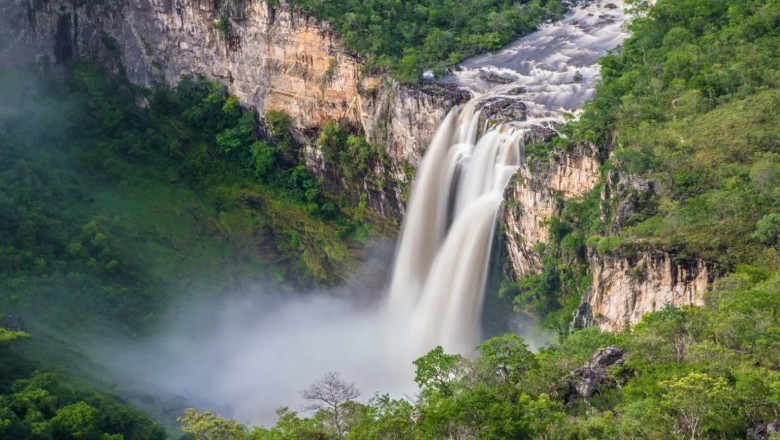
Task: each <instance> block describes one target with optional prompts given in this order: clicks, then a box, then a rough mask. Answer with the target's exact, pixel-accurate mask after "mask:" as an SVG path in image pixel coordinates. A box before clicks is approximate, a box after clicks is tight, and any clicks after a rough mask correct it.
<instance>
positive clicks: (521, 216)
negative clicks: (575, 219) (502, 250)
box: [503, 153, 600, 277]
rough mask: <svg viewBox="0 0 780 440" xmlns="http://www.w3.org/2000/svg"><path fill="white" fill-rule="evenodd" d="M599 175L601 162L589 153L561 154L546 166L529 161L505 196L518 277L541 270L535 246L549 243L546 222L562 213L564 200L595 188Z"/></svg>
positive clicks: (510, 247)
mask: <svg viewBox="0 0 780 440" xmlns="http://www.w3.org/2000/svg"><path fill="white" fill-rule="evenodd" d="M599 176H600V175H599V163H598V161H597V160H596V159H595V158H593V157H592V156H591V155H588V154H586V153H574V154H561V155H559V156H557V157H556V158H554V159H552V160H551V161H550V162H544V163H539V162H536V161H534V160H533V159H530V160H526V162H525V165H523V167H522V168H521V169H520V171H519V172H518V173H517V175H516V176H515V178H514V180H513V181H512V183H510V185H509V186H508V187H507V190H506V193H505V194H504V199H505V200H506V209H505V210H504V217H503V221H504V226H505V228H504V229H505V231H506V240H507V250H508V253H509V259H510V261H511V263H512V267H513V269H514V271H515V274H516V275H517V276H518V277H523V276H526V275H530V274H533V273H536V272H537V271H538V269H539V254H538V253H537V252H536V251H535V250H534V247H535V246H536V245H537V244H539V243H546V242H547V232H548V231H547V229H548V228H547V226H546V224H545V222H546V221H547V220H549V219H550V218H551V217H552V216H553V215H556V214H557V213H559V211H560V209H561V201H562V200H563V199H567V198H571V197H576V196H580V195H582V194H584V193H585V192H587V191H589V190H591V189H593V187H595V186H596V184H597V183H598V181H599Z"/></svg>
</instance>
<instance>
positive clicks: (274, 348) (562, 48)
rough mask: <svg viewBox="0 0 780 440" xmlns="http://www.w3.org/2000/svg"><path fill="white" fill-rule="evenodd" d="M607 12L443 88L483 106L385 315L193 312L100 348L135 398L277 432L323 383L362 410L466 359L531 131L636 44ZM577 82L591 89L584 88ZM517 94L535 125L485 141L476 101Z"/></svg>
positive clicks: (584, 15)
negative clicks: (351, 391)
mask: <svg viewBox="0 0 780 440" xmlns="http://www.w3.org/2000/svg"><path fill="white" fill-rule="evenodd" d="M607 3H608V2H607V1H599V2H596V3H594V4H592V5H590V6H588V7H587V8H585V9H580V8H579V7H578V9H577V10H576V11H575V12H574V13H572V14H569V15H568V16H567V17H566V18H565V19H564V20H562V21H561V22H558V23H553V24H549V25H546V26H544V27H543V28H542V29H541V30H540V31H539V32H538V33H534V34H531V35H529V36H528V37H524V38H521V39H519V40H518V41H516V42H515V43H513V44H511V45H510V46H509V47H508V48H507V49H505V50H503V51H501V52H498V53H496V54H492V55H484V56H481V57H478V58H475V59H473V60H467V61H466V62H464V63H463V67H464V70H462V71H460V72H457V73H456V74H455V75H453V76H452V77H450V78H447V79H446V80H447V81H451V82H456V83H458V84H460V85H462V86H463V87H466V88H468V89H469V90H471V91H472V92H474V94H475V95H476V96H477V97H476V99H475V100H473V101H471V102H470V103H468V104H466V105H465V106H464V107H463V108H462V109H454V110H453V111H451V112H450V114H449V115H448V116H447V118H446V119H445V121H444V122H442V124H441V126H440V127H439V129H438V131H437V133H436V135H435V137H434V139H433V141H432V142H431V144H430V147H429V149H428V151H427V153H426V155H425V157H424V159H423V161H422V163H421V164H420V167H419V168H418V170H417V175H416V176H415V179H414V184H413V189H412V195H411V200H410V204H409V207H408V210H407V215H406V218H405V221H404V227H403V232H402V238H401V242H400V243H399V247H398V249H397V252H396V263H395V268H394V272H393V278H392V282H391V286H390V287H389V289H388V290H389V292H388V298H387V304H382V305H376V306H374V307H364V306H362V305H361V304H355V303H353V302H352V301H349V300H346V299H337V298H334V297H333V295H329V294H327V293H323V294H310V295H308V296H306V297H301V298H296V299H293V300H270V299H268V295H265V294H263V295H258V294H248V295H247V296H248V298H247V299H246V302H240V303H238V304H225V302H224V301H218V302H216V303H209V304H204V305H201V306H195V305H191V304H188V305H187V307H186V308H184V312H182V311H181V310H179V311H178V312H176V313H173V312H172V314H173V315H175V316H173V317H171V318H170V321H171V322H172V325H171V328H170V329H167V330H166V331H165V332H163V334H161V336H160V337H159V338H158V340H156V341H152V342H151V343H147V344H145V345H143V346H138V347H127V346H121V345H116V346H114V347H111V349H105V348H104V351H106V354H105V355H104V358H107V359H108V361H107V362H106V363H107V364H108V365H110V366H111V368H112V369H113V370H114V371H117V372H120V373H121V375H122V376H123V377H126V378H130V380H131V386H132V387H133V389H135V390H137V392H138V395H137V396H135V397H136V399H138V398H141V399H144V398H147V397H148V395H153V396H159V395H167V396H176V397H175V398H173V400H174V401H175V402H174V403H171V404H170V407H171V408H173V409H171V410H167V409H166V411H178V410H180V409H181V407H180V406H177V405H183V404H185V405H194V406H196V407H198V408H199V409H212V410H216V411H218V412H219V413H221V414H223V415H226V416H231V417H235V418H237V419H239V420H241V421H242V422H249V423H258V422H260V423H265V424H273V423H274V421H275V416H274V410H275V409H276V408H277V407H279V406H282V405H290V406H291V407H292V408H293V409H296V408H299V405H300V403H301V402H300V395H299V392H300V390H302V389H304V388H306V387H307V386H308V385H309V384H311V383H312V382H314V381H315V380H317V379H319V378H320V377H322V375H323V374H324V373H325V372H327V371H339V372H341V374H342V377H343V378H344V379H345V380H348V381H353V382H355V383H356V384H357V386H358V388H360V390H361V391H362V392H363V398H364V399H365V398H368V397H370V396H371V395H372V394H373V393H374V392H375V391H379V390H381V391H382V392H391V393H393V394H394V395H395V396H401V395H404V394H407V395H409V396H411V395H413V393H414V386H413V384H412V382H411V378H412V377H413V372H414V371H413V365H412V361H413V360H414V359H415V358H416V357H418V356H419V355H421V354H424V353H425V352H426V351H428V350H429V349H431V348H433V347H435V346H436V345H442V346H443V347H444V348H445V349H446V350H447V351H449V352H460V353H469V352H470V351H471V350H472V349H473V346H474V345H475V344H476V343H477V342H478V341H479V337H480V336H479V329H480V322H479V318H480V316H481V310H482V302H483V299H484V293H485V292H484V290H485V278H486V273H487V264H488V259H489V255H490V247H491V244H492V241H493V239H492V236H493V231H494V228H495V218H496V213H497V211H498V209H499V207H500V204H501V201H502V194H503V189H504V187H505V186H506V184H507V182H508V180H509V179H510V177H511V175H512V174H513V173H514V172H515V171H516V169H517V167H518V165H519V164H520V163H521V160H522V156H523V155H522V144H521V142H522V140H521V136H522V133H523V130H525V129H527V128H528V125H529V124H532V123H542V122H546V121H551V120H561V118H562V114H563V112H569V111H576V110H577V109H578V108H579V107H580V106H581V105H582V103H583V102H584V101H585V100H586V99H588V98H590V97H591V96H592V90H593V85H594V84H595V79H596V74H597V67H596V66H595V65H594V63H595V61H596V59H597V58H598V57H599V56H601V55H603V54H604V53H605V52H606V51H607V49H610V48H612V47H614V46H616V45H617V44H618V43H619V42H620V41H622V39H623V38H624V37H625V36H626V33H625V32H624V31H622V30H621V29H620V24H619V22H620V21H622V20H623V19H624V18H623V15H622V2H619V1H613V2H611V3H614V4H615V5H617V6H618V7H619V8H618V9H607V8H605V7H604V6H605V5H606V4H607ZM588 14H593V15H588ZM606 14H609V15H610V16H612V17H614V20H615V22H612V21H610V18H609V17H606V16H605V15H606ZM575 71H579V72H580V73H581V74H582V76H583V80H582V81H579V82H576V81H574V79H573V76H574V72H575ZM486 72H497V73H499V74H501V75H502V76H511V77H512V78H514V79H515V80H516V82H515V83H513V84H508V85H496V84H494V83H489V82H487V81H484V80H482V79H480V75H482V74H484V73H486ZM518 86H523V87H526V88H527V89H528V90H527V92H526V93H523V94H521V95H518V96H515V95H513V96H511V99H520V100H522V101H523V102H524V103H525V104H526V105H527V106H528V108H529V110H530V111H531V115H530V117H529V120H528V121H526V122H525V123H523V124H520V123H517V124H514V123H513V126H512V127H508V126H504V127H497V128H494V129H491V130H489V131H487V132H485V133H483V134H482V136H481V137H479V138H478V132H479V131H480V130H479V129H480V127H478V115H477V113H476V112H475V108H476V107H477V104H478V103H479V102H478V100H479V99H486V98H491V97H493V96H507V93H506V92H507V91H508V90H510V89H511V88H513V87H514V88H517V87H518ZM481 128H482V131H483V132H484V131H485V129H484V127H481ZM280 296H281V295H280ZM193 328H197V329H200V330H201V333H203V332H204V329H205V333H206V335H205V336H204V335H203V334H200V335H198V334H193V332H192V329H193ZM162 404H163V406H165V405H166V403H165V402H162ZM157 405H158V406H159V405H160V402H157Z"/></svg>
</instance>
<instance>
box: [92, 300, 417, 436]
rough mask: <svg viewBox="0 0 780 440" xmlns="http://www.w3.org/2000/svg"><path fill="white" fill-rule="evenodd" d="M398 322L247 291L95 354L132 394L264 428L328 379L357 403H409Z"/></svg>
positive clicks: (361, 307) (404, 338) (337, 304)
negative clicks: (384, 399) (388, 398)
mask: <svg viewBox="0 0 780 440" xmlns="http://www.w3.org/2000/svg"><path fill="white" fill-rule="evenodd" d="M372 295H373V294H372ZM404 316H408V314H405V313H403V311H401V310H396V311H391V310H388V309H387V308H385V307H382V301H375V302H372V303H369V304H366V302H365V300H361V299H357V298H354V297H347V298H344V297H338V296H335V295H334V293H333V292H319V293H311V294H307V295H302V296H297V297H294V298H289V297H286V298H285V297H284V296H282V295H280V294H278V293H277V292H274V291H273V289H272V288H270V287H267V286H266V287H264V286H253V287H249V288H247V289H246V293H245V294H244V295H241V296H238V297H236V296H235V295H234V296H233V297H232V298H230V299H228V300H225V299H222V300H220V299H218V298H214V299H212V300H207V301H204V302H201V303H199V304H195V305H186V306H182V307H177V308H176V311H175V312H172V315H171V316H169V319H168V320H167V322H170V324H169V325H168V326H167V327H165V328H163V329H162V330H161V331H160V332H159V335H158V336H156V337H153V338H151V339H150V340H147V341H145V342H142V343H138V344H133V345H130V346H127V345H122V344H117V345H114V346H113V347H112V348H104V349H103V350H101V351H102V357H104V361H105V363H106V364H107V365H108V366H109V368H110V369H111V370H113V371H114V372H115V373H116V374H117V375H118V376H119V377H123V378H127V379H128V380H129V382H128V383H127V384H126V386H129V387H131V388H132V389H133V391H134V394H135V393H140V394H147V395H150V396H154V397H155V398H158V399H159V398H162V399H171V398H174V399H177V400H179V401H180V402H181V403H182V404H185V405H186V406H193V407H196V408H198V409H200V410H205V409H208V410H212V411H215V412H217V413H219V414H221V415H223V416H226V417H231V418H235V419H236V420H239V421H241V422H242V423H248V424H263V425H273V424H274V423H275V421H276V414H275V412H276V410H277V408H279V407H282V406H289V407H290V408H291V409H292V410H300V407H301V406H302V399H301V397H300V391H301V390H303V389H305V388H306V387H307V386H308V385H309V384H311V383H313V382H314V381H316V380H318V379H320V378H321V377H322V376H323V375H324V374H325V373H326V372H328V371H336V372H339V373H340V374H341V377H342V379H344V380H345V381H348V382H353V383H355V384H356V385H357V387H358V388H359V389H360V391H361V398H360V399H359V400H362V401H366V400H368V398H370V397H372V396H373V395H374V394H375V393H376V392H379V391H381V392H382V393H385V392H388V393H390V394H391V395H393V396H395V397H404V396H409V397H413V394H414V393H415V390H416V388H415V385H414V382H413V378H414V365H413V364H412V361H413V360H414V359H416V358H417V357H418V356H419V355H421V354H423V353H417V352H415V351H414V349H412V347H414V346H415V345H414V344H410V338H411V337H412V335H411V334H409V332H408V328H409V326H408V325H407V322H406V320H405V319H404Z"/></svg>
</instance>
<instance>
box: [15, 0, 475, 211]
mask: <svg viewBox="0 0 780 440" xmlns="http://www.w3.org/2000/svg"><path fill="white" fill-rule="evenodd" d="M271 3H272V2H269V1H267V0H244V1H240V0H239V1H236V0H221V1H220V0H217V1H214V0H127V1H124V0H123V1H119V2H114V1H68V0H49V1H45V0H0V67H2V66H3V65H4V64H5V65H7V64H9V63H15V64H21V63H25V62H30V61H38V62H43V63H44V64H45V63H50V64H59V63H63V62H66V61H68V60H69V59H71V58H73V57H74V56H86V57H89V58H91V59H94V60H98V61H102V62H103V63H104V64H106V65H113V66H118V65H120V63H121V66H123V68H124V70H125V72H126V74H127V76H128V78H129V79H130V80H131V81H132V82H134V83H136V84H140V85H144V86H152V85H155V84H166V85H172V84H175V83H177V82H178V80H179V79H180V78H181V77H182V76H184V75H193V76H197V75H202V76H205V77H208V78H215V79H218V80H220V81H221V82H222V83H224V84H225V85H226V86H227V87H228V89H229V91H230V93H232V94H234V95H236V96H237V97H238V98H239V100H240V102H241V103H242V105H244V106H246V107H253V108H256V109H257V110H258V111H259V113H260V114H261V115H262V114H264V113H265V112H267V111H268V110H272V109H273V110H283V111H285V112H286V113H288V114H289V115H290V116H291V118H292V121H293V125H294V128H295V133H294V134H295V135H296V138H297V139H298V140H299V141H301V142H302V143H306V144H309V145H311V143H312V140H313V139H312V138H313V137H314V136H315V135H316V133H317V131H318V129H319V128H320V127H322V125H323V124H325V123H326V122H328V121H336V122H339V123H341V124H343V125H349V126H352V127H354V128H357V129H359V130H361V131H363V132H364V133H365V136H366V138H367V139H368V140H369V141H370V142H372V143H373V144H374V145H379V146H383V147H384V148H385V149H386V150H387V153H388V155H389V156H390V158H391V159H393V164H392V166H391V167H390V168H391V169H389V170H386V169H383V170H381V171H382V172H384V173H388V174H389V175H390V176H392V177H393V178H395V179H396V180H398V181H400V182H405V181H406V180H407V179H408V177H409V173H408V171H407V169H408V166H407V165H406V164H408V165H409V166H411V167H412V168H414V167H415V166H416V165H417V163H418V162H419V160H420V157H421V156H422V154H423V152H424V151H425V148H426V147H427V145H428V142H429V140H430V139H431V137H432V136H433V133H434V131H435V130H436V127H437V126H438V124H439V122H440V121H441V120H442V119H443V118H444V116H445V115H446V113H447V112H448V111H449V109H450V108H451V107H452V106H453V105H455V104H457V103H460V102H464V101H465V100H467V99H468V98H469V95H468V93H466V92H462V91H456V90H452V89H447V88H444V87H440V86H435V85H427V86H411V87H406V86H402V85H400V84H398V83H397V82H395V81H393V80H392V79H390V78H388V77H386V76H384V75H378V76H371V75H364V74H363V73H362V72H361V67H362V63H361V60H360V58H359V57H357V56H356V55H354V54H352V53H350V52H349V51H348V50H346V49H345V48H344V47H343V46H342V45H341V44H340V43H339V40H338V37H337V36H336V35H335V33H334V32H333V31H332V30H331V29H330V27H329V26H328V24H327V23H323V22H321V21H318V20H316V19H314V18H312V17H309V16H307V15H305V14H303V13H301V12H299V11H298V10H297V9H296V8H294V7H292V6H290V5H289V4H288V3H286V2H283V1H282V2H276V3H278V4H277V5H276V6H272V5H271ZM114 61H119V62H120V63H116V62H114ZM307 151H309V152H310V154H314V155H315V156H313V157H307V163H310V164H312V165H316V164H317V163H318V161H317V160H316V152H313V151H311V148H308V149H307ZM312 171H314V172H315V174H319V175H322V174H323V173H322V169H318V168H313V169H312ZM401 194H402V191H399V190H398V189H396V188H389V189H388V190H387V191H386V192H384V193H382V194H377V193H376V192H372V194H369V196H370V197H371V200H370V203H371V204H373V205H375V206H377V207H381V209H380V210H381V211H383V212H386V213H393V215H395V216H396V217H397V219H400V218H401V216H402V214H403V205H404V203H403V200H399V199H398V197H399V196H400V195H401ZM387 201H390V204H389V205H387V206H384V205H383V204H385V203H386V202H387ZM399 207H400V210H399V209H396V208H399Z"/></svg>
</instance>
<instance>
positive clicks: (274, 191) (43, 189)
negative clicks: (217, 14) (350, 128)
mask: <svg viewBox="0 0 780 440" xmlns="http://www.w3.org/2000/svg"><path fill="white" fill-rule="evenodd" d="M3 80H4V83H5V84H6V87H4V92H3V93H4V98H6V101H5V102H6V103H7V105H6V106H4V107H3V110H4V114H3V115H2V116H3V117H2V118H0V131H2V132H3V133H5V135H4V137H3V146H4V149H5V150H4V151H5V153H4V154H3V157H2V158H0V161H2V165H3V167H2V171H0V186H2V187H3V188H5V190H4V191H3V192H2V193H0V230H2V234H0V274H2V282H1V285H2V293H3V294H2V296H1V297H0V301H4V303H3V304H5V305H8V306H12V305H15V304H19V303H22V305H24V304H26V303H30V304H40V302H41V301H46V302H48V303H49V304H58V306H60V307H62V308H63V309H65V310H70V311H73V314H72V315H71V317H72V318H73V322H74V323H75V322H79V321H81V320H84V319H87V320H92V318H96V317H97V316H100V317H102V318H101V319H104V320H105V321H106V322H111V323H120V324H122V326H123V327H124V329H125V330H127V331H130V332H136V331H138V330H139V329H140V328H142V327H143V326H144V325H145V323H148V322H150V321H153V320H154V318H155V316H156V313H158V311H159V310H160V309H161V306H163V305H164V302H165V298H166V297H167V293H166V292H167V291H168V290H169V289H171V288H178V287H180V285H179V283H180V282H181V281H180V280H181V278H186V277H191V278H190V281H192V278H195V279H197V278H198V277H213V278H215V279H214V282H215V283H217V284H218V283H219V282H221V280H224V279H225V277H226V276H228V277H233V276H238V277H239V278H241V277H244V278H246V279H258V278H260V279H262V278H263V277H267V274H268V272H269V269H271V270H272V272H273V273H275V274H277V276H278V277H279V278H280V280H284V281H286V282H290V283H293V284H294V285H312V284H317V283H319V284H328V283H332V282H335V281H338V280H339V279H341V278H340V277H341V276H343V274H344V273H345V272H346V270H347V268H348V267H349V254H348V252H347V249H346V246H345V245H344V244H343V242H341V241H339V240H338V238H339V237H343V238H350V237H352V236H353V235H354V233H355V231H356V229H355V225H354V224H353V223H352V222H351V221H349V220H348V219H346V218H345V217H344V216H343V215H342V214H341V213H340V211H339V209H338V208H337V207H336V206H335V205H334V203H332V202H330V201H329V200H327V198H326V197H325V195H323V193H322V191H321V190H320V186H319V183H318V182H317V180H316V179H314V178H313V177H312V176H311V175H310V174H309V173H308V171H307V170H306V168H305V167H304V166H303V165H301V163H300V160H301V158H300V157H299V152H298V151H299V150H298V146H297V144H295V143H294V141H293V139H292V136H291V135H290V133H289V118H288V117H286V115H283V114H274V113H270V114H269V118H268V121H267V124H268V126H269V130H268V131H269V132H270V133H271V134H270V135H269V136H268V137H267V138H262V137H261V136H260V133H261V126H260V122H259V120H258V118H257V115H256V114H255V113H254V112H244V111H242V109H241V108H240V107H239V105H238V101H237V100H236V99H235V98H234V97H230V96H228V95H227V94H226V93H225V91H224V89H223V88H222V87H221V86H218V85H217V84H215V83H212V82H209V81H206V80H197V81H196V80H192V79H188V78H185V79H184V80H182V82H181V83H180V84H179V85H178V86H177V87H176V88H175V89H172V90H165V89H161V90H156V91H154V92H148V93H147V92H144V91H142V90H139V89H136V88H134V87H132V86H130V85H129V83H127V82H126V81H124V80H123V79H121V78H109V77H107V76H106V75H105V74H103V73H102V72H101V71H99V70H97V69H96V68H94V67H92V66H90V65H87V64H83V63H76V64H74V65H73V66H72V68H71V69H70V71H69V73H68V77H67V84H66V87H67V91H66V92H64V93H61V92H57V88H56V87H55V85H52V87H50V88H48V89H46V90H40V87H38V86H37V85H36V84H35V80H31V79H30V77H29V75H26V74H25V75H22V74H14V73H8V74H5V75H4V78H3ZM285 118H286V119H285ZM361 228H363V229H364V228H365V226H361ZM363 229H361V233H362V231H363ZM227 264H230V265H233V266H234V267H233V268H232V269H230V270H228V271H225V269H223V268H222V267H221V266H223V265H227ZM204 269H205V270H204ZM229 271H233V275H229V274H228V272H229ZM251 272H255V274H251ZM242 273H243V275H241V274H242ZM264 274H265V275H264ZM279 275H281V276H279ZM202 281H208V280H202ZM85 302H90V303H92V304H93V305H92V307H91V309H89V310H85V309H84V308H83V307H80V306H79V305H80V304H83V303H85ZM36 313H37V312H36Z"/></svg>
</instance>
